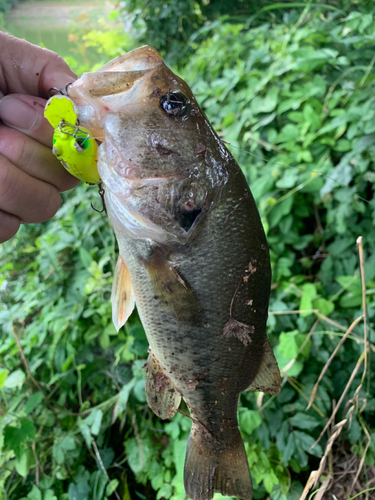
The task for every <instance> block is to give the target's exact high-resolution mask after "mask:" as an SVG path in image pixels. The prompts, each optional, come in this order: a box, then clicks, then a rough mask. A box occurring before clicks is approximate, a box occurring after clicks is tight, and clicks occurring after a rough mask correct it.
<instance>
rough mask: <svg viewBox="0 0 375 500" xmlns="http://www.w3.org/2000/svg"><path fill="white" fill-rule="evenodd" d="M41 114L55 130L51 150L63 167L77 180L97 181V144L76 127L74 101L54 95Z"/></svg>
mask: <svg viewBox="0 0 375 500" xmlns="http://www.w3.org/2000/svg"><path fill="white" fill-rule="evenodd" d="M44 116H45V117H46V118H47V120H48V121H49V122H50V124H51V125H52V127H53V128H54V129H55V131H54V134H53V148H52V152H53V154H54V155H55V156H56V157H57V158H58V159H59V160H60V161H61V163H62V165H63V166H64V167H65V168H66V170H67V171H68V172H69V173H70V174H72V175H74V177H77V179H80V180H81V181H84V182H88V183H89V184H100V183H101V179H100V176H99V173H98V167H97V162H96V157H97V152H98V146H97V144H96V141H95V139H94V137H93V136H92V135H91V133H90V132H89V131H88V130H87V129H86V128H84V127H80V126H78V111H77V108H76V107H75V105H74V102H73V101H72V100H71V99H69V97H67V96H65V95H55V96H53V97H51V98H50V99H49V100H48V101H47V104H46V107H45V110H44Z"/></svg>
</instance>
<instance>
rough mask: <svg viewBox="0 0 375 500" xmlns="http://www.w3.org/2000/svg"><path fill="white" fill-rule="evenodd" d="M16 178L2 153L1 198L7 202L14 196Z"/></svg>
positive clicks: (0, 157)
mask: <svg viewBox="0 0 375 500" xmlns="http://www.w3.org/2000/svg"><path fill="white" fill-rule="evenodd" d="M15 184H16V180H15V178H14V175H13V174H12V169H10V168H9V165H8V162H7V160H6V158H4V157H3V156H1V155H0V199H2V200H4V201H5V202H6V201H7V200H8V199H10V198H11V197H13V196H14V193H15V191H16V185H15Z"/></svg>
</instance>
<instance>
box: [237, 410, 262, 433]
mask: <svg viewBox="0 0 375 500" xmlns="http://www.w3.org/2000/svg"><path fill="white" fill-rule="evenodd" d="M239 423H240V428H241V430H242V431H244V432H246V433H247V434H252V433H253V431H254V430H255V429H256V428H257V427H259V426H260V425H261V423H262V418H261V416H260V413H259V412H258V411H255V410H246V411H240V412H239Z"/></svg>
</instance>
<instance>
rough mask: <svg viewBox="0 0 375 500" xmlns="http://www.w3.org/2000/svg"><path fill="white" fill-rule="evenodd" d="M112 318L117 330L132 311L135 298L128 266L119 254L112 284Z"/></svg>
mask: <svg viewBox="0 0 375 500" xmlns="http://www.w3.org/2000/svg"><path fill="white" fill-rule="evenodd" d="M111 302H112V320H113V323H114V325H115V327H116V330H117V331H119V330H120V328H121V327H122V326H124V325H125V323H126V321H127V320H128V318H129V316H130V315H131V313H132V312H133V309H134V304H135V298H134V292H133V287H132V283H131V280H130V275H129V271H128V268H127V267H126V265H125V262H124V259H123V258H122V257H121V255H119V258H118V260H117V264H116V269H115V276H114V278H113V285H112V295H111Z"/></svg>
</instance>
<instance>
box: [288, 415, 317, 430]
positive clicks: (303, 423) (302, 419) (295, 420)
mask: <svg viewBox="0 0 375 500" xmlns="http://www.w3.org/2000/svg"><path fill="white" fill-rule="evenodd" d="M289 422H290V424H291V425H292V426H293V427H298V428H299V429H314V428H315V427H316V426H317V425H320V422H319V421H318V420H317V419H316V418H314V417H312V416H311V415H307V414H306V413H301V412H298V413H296V414H295V415H294V416H293V417H292V418H290V419H289Z"/></svg>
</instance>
